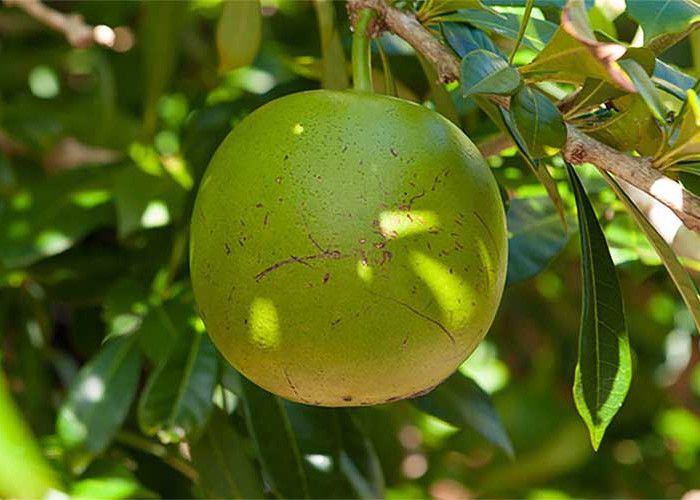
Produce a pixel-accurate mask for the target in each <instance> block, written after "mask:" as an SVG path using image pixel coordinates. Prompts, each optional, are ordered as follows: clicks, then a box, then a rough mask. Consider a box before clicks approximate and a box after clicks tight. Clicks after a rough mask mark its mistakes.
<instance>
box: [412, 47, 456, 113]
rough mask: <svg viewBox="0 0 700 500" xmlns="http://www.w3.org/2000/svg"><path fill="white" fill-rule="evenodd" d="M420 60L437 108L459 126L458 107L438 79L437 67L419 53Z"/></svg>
mask: <svg viewBox="0 0 700 500" xmlns="http://www.w3.org/2000/svg"><path fill="white" fill-rule="evenodd" d="M417 57H418V61H419V62H420V65H421V68H423V73H425V77H426V78H427V80H428V85H429V86H430V96H431V97H432V99H433V102H434V103H435V109H436V110H437V111H438V112H439V113H440V114H442V115H443V116H445V118H447V119H449V120H450V121H451V122H452V123H454V124H456V125H458V126H459V124H460V123H459V114H458V113H457V108H455V105H454V102H452V97H450V93H449V92H448V91H447V89H446V88H445V85H443V84H442V83H440V82H439V81H438V74H437V71H435V68H434V67H433V65H432V64H430V63H429V62H428V61H427V60H426V59H425V57H423V56H422V55H420V54H417Z"/></svg>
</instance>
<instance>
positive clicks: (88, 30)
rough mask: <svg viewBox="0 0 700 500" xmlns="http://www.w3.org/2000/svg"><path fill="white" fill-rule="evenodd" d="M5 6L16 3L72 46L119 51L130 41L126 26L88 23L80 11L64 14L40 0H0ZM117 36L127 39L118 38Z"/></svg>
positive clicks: (129, 44) (12, 5)
mask: <svg viewBox="0 0 700 500" xmlns="http://www.w3.org/2000/svg"><path fill="white" fill-rule="evenodd" d="M2 1H3V3H4V4H5V6H7V7H17V8H18V9H21V10H23V11H24V12H26V13H27V14H29V15H30V16H31V17H33V18H34V19H36V20H37V21H39V22H40V23H42V24H44V25H46V26H48V27H49V28H51V29H52V30H54V31H58V32H59V33H63V35H64V36H65V37H66V39H67V40H68V43H70V45H71V46H72V47H76V48H86V47H90V46H91V45H93V44H95V43H96V44H98V45H102V46H103V47H107V48H110V49H114V50H117V51H122V50H123V49H124V47H127V46H128V47H130V46H131V45H132V44H133V34H132V33H131V31H129V30H127V29H126V28H118V29H117V30H114V29H112V28H110V27H109V26H105V25H103V24H101V25H98V26H91V25H89V24H87V23H86V22H85V20H84V19H83V16H81V15H80V14H64V13H63V12H60V11H58V10H55V9H52V8H51V7H47V6H46V5H45V4H44V3H42V2H41V0H2ZM120 38H124V39H128V40H120Z"/></svg>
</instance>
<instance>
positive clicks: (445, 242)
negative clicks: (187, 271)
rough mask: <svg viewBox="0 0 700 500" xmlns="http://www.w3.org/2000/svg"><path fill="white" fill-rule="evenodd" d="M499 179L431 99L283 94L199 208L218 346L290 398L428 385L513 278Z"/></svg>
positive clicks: (479, 329)
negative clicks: (424, 103)
mask: <svg viewBox="0 0 700 500" xmlns="http://www.w3.org/2000/svg"><path fill="white" fill-rule="evenodd" d="M506 253H507V238H506V224H505V214H504V211H503V205H502V202H501V198H500V195H499V191H498V188H497V185H496V182H495V180H494V178H493V175H492V174H491V172H490V170H489V168H488V166H487V165H486V162H485V161H484V159H483V158H482V156H481V155H480V154H479V152H478V150H477V149H476V147H475V146H474V144H473V143H472V142H471V141H470V140H469V139H468V138H467V137H466V136H465V135H464V134H463V133H462V132H461V131H460V130H459V129H458V128H457V127H455V126H454V125H453V124H452V123H450V122H449V121H448V120H446V119H445V118H443V117H442V116H440V115H439V114H437V113H434V112H433V111H430V110H428V109H427V108H425V107H422V106H419V105H416V104H413V103H409V102H406V101H402V100H399V99H395V98H390V97H384V96H378V95H373V94H363V93H356V92H352V91H344V92H334V91H313V92H304V93H299V94H294V95H290V96H287V97H283V98H281V99H278V100H276V101H273V102H271V103H269V104H267V105H265V106H263V107H261V108H260V109H258V110H256V111H255V112H254V113H252V114H251V115H249V116H248V117H247V118H246V119H244V120H243V121H242V122H241V123H240V124H239V125H238V126H237V127H236V129H235V130H234V131H233V132H231V133H230V134H229V135H228V137H227V138H226V139H225V140H224V142H223V143H222V144H221V146H220V147H219V149H218V151H217V152H216V154H215V155H214V158H213V159H212V161H211V164H210V165H209V168H208V170H207V172H206V174H205V175H204V178H203V180H202V183H201V186H200V189H199V193H198V196H197V201H196V204H195V208H194V213H193V218H192V233H191V248H190V261H191V262H190V265H191V274H192V284H193V287H194V293H195V298H196V300H197V304H198V307H199V310H200V313H201V315H202V318H203V320H204V322H205V324H206V326H207V329H208V331H209V334H210V335H211V337H212V339H213V341H214V343H215V344H216V345H217V347H218V348H219V349H220V350H221V352H222V353H223V354H224V356H225V357H226V359H228V361H229V362H230V363H231V364H232V365H233V366H235V367H236V368H237V369H238V370H239V371H240V372H241V373H243V374H244V375H245V376H246V377H248V378H250V379H251V380H252V381H253V382H255V383H256V384H258V385H260V386H261V387H263V388H265V389H267V390H268V391H271V392H274V393H276V394H279V395H281V396H283V397H285V398H287V399H291V400H295V401H300V402H304V403H308V404H315V405H323V406H357V405H371V404H377V403H383V402H387V401H394V400H398V399H403V398H409V397H414V396H417V395H419V394H422V393H425V392H427V391H428V390H430V389H431V388H433V387H434V386H436V385H437V384H439V383H440V382H441V381H443V380H444V379H445V378H446V377H448V376H449V375H450V374H451V373H453V372H454V370H455V369H456V368H457V367H458V366H459V365H460V364H461V363H462V362H463V361H464V360H465V359H466V358H467V357H468V356H469V354H471V352H472V351H473V350H474V349H475V348H476V346H477V345H478V344H479V342H480V341H481V339H482V338H483V337H484V335H485V334H486V332H487V330H488V329H489V327H490V325H491V323H492V321H493V319H494V316H495V313H496V310H497V308H498V305H499V302H500V299H501V294H502V292H503V286H504V281H505V275H506V260H507V259H506Z"/></svg>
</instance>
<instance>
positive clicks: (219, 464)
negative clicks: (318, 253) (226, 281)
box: [0, 0, 700, 499]
mask: <svg viewBox="0 0 700 500" xmlns="http://www.w3.org/2000/svg"><path fill="white" fill-rule="evenodd" d="M10 3H17V2H10ZM261 3H262V6H263V10H261V11H259V10H257V7H256V5H257V2H249V5H246V6H244V7H245V8H243V7H241V8H240V9H232V8H231V5H229V6H228V7H229V9H228V10H229V11H230V12H229V14H231V12H233V11H240V12H244V11H250V10H251V8H253V13H252V14H251V15H250V16H251V18H252V20H253V21H255V23H258V22H261V23H262V29H261V31H260V33H258V32H257V30H256V29H248V30H247V31H246V30H243V31H246V32H243V31H241V30H239V29H238V28H239V22H240V21H241V19H239V18H238V17H235V16H229V17H228V18H227V19H224V21H225V22H223V24H224V28H225V29H223V31H222V34H221V36H220V39H221V40H222V42H221V43H224V45H223V46H220V47H219V48H218V50H217V44H216V38H217V36H216V26H217V24H218V23H219V19H220V16H221V14H222V12H223V11H224V5H223V3H222V2H216V1H213V2H209V1H190V2H185V1H170V0H166V1H156V2H154V1H151V2H113V1H112V2H108V1H103V0H97V1H85V0H79V1H75V2H67V3H64V2H49V3H47V5H48V6H50V7H51V8H55V9H57V10H58V11H60V12H63V13H68V12H76V13H79V14H81V15H82V16H83V17H84V19H85V21H86V22H87V23H89V24H90V25H93V26H95V25H101V24H105V25H108V26H112V27H120V29H119V30H117V36H118V40H120V43H121V42H124V40H126V42H125V43H126V45H124V46H120V47H121V48H120V50H122V49H124V50H123V51H121V52H120V51H115V50H110V49H108V48H105V47H103V46H98V45H95V46H91V47H87V48H82V49H78V48H73V47H71V46H70V44H69V43H68V42H67V41H66V39H65V38H64V37H63V35H62V34H59V33H57V32H53V31H50V30H49V29H48V28H46V27H45V26H43V25H42V24H41V23H39V22H36V21H35V20H33V19H32V18H31V17H29V16H28V15H27V14H25V13H24V12H23V11H22V9H20V8H17V7H10V6H9V5H3V6H1V7H0V364H1V367H2V375H1V376H0V423H1V424H2V425H0V496H2V497H3V498H4V497H11V498H41V497H45V496H47V495H46V490H47V488H56V489H60V490H62V491H63V492H65V493H66V494H69V495H71V496H73V497H76V498H77V497H82V498H110V499H111V498H113V499H117V498H190V497H196V498H383V497H388V498H401V499H404V498H407V499H410V498H428V497H433V498H448V497H449V498H473V497H480V498H484V497H497V498H530V499H542V498H553V497H557V498H558V497H561V498H566V497H567V496H568V497H584V498H588V497H590V498H598V497H635V498H642V497H649V498H667V497H668V498H680V497H682V496H683V495H684V494H685V493H686V492H687V491H689V490H691V489H698V488H700V482H698V481H699V480H698V478H700V460H698V457H699V456H700V455H699V453H700V437H699V436H700V417H699V416H698V411H697V410H698V404H699V403H700V365H698V347H697V346H698V343H697V334H696V332H695V330H696V325H697V324H698V323H699V322H700V298H699V296H698V292H697V287H696V284H695V281H694V280H696V279H697V277H698V274H697V272H698V270H699V269H700V251H698V248H700V241H699V238H700V237H698V235H697V234H694V233H692V232H690V231H686V230H684V229H682V228H681V229H679V228H678V225H675V226H674V224H673V219H672V218H671V217H670V216H668V215H664V216H662V217H661V219H658V217H657V218H656V219H655V218H654V217H651V216H650V213H653V211H650V210H649V208H648V206H647V205H645V204H644V203H645V202H644V200H643V199H642V198H640V197H639V196H638V194H637V193H636V192H634V191H632V190H630V189H629V188H628V187H627V186H626V185H624V184H623V183H619V184H618V183H617V182H616V180H615V179H612V178H611V177H609V176H607V175H605V176H601V175H600V174H599V173H598V171H597V170H595V169H594V168H593V167H590V166H584V167H577V170H576V172H575V171H574V170H573V169H570V171H569V175H570V180H571V183H569V181H568V176H567V168H569V167H567V166H566V165H564V163H563V161H562V160H561V157H560V156H559V155H558V151H559V150H560V148H561V147H562V146H563V145H564V143H565V141H566V139H567V129H566V126H576V127H578V128H579V129H580V130H582V131H584V132H586V133H588V134H589V135H591V136H592V137H595V138H597V139H598V140H600V141H602V142H605V143H606V144H608V145H610V146H611V147H614V148H617V149H618V150H620V151H622V152H625V153H630V154H639V155H649V156H650V157H651V160H652V161H653V164H654V167H656V168H658V169H660V170H662V171H663V172H664V173H666V174H668V175H669V176H670V177H671V178H672V179H680V181H681V183H682V184H683V185H684V186H685V187H686V189H688V190H689V191H691V192H695V193H696V194H698V193H700V182H699V181H698V179H700V169H699V168H698V165H700V101H699V100H698V97H697V90H698V83H697V81H696V77H697V76H698V75H700V67H699V66H698V63H697V57H695V58H693V57H692V55H695V56H697V54H698V53H700V37H698V35H697V33H693V31H694V30H695V29H696V28H698V26H699V25H700V8H699V7H698V4H697V3H696V2H694V1H693V0H671V1H670V2H669V1H664V0H660V1H656V0H628V1H627V6H626V11H625V12H622V13H620V15H619V16H617V17H615V15H614V14H613V13H611V11H609V10H605V9H604V8H603V7H601V6H600V5H596V6H594V2H592V1H588V2H585V4H584V3H581V2H573V1H572V2H570V3H569V9H570V12H576V13H577V14H576V16H577V17H576V19H572V20H570V22H569V23H568V26H567V28H566V29H565V28H564V27H562V26H561V14H562V9H563V8H564V7H565V5H566V2H565V1H564V0H535V1H534V2H532V1H528V0H484V1H483V2H482V3H480V2H479V1H477V0H430V1H426V2H398V3H397V5H400V6H411V5H413V6H414V7H416V8H417V9H420V8H421V6H423V7H422V11H421V12H422V14H423V15H424V18H423V19H422V20H423V21H426V22H428V23H429V24H430V26H429V27H430V28H431V32H432V33H433V35H435V36H436V37H438V38H441V39H442V41H443V42H444V43H445V44H446V45H447V46H448V47H449V48H451V49H452V50H453V51H454V53H455V54H456V55H457V56H458V58H459V59H460V61H461V75H460V77H461V78H460V80H461V81H460V82H459V83H456V82H453V83H451V84H449V85H447V86H445V85H442V84H441V83H439V82H438V76H439V74H438V71H436V69H435V68H433V67H432V66H431V65H430V63H429V62H428V60H427V59H422V60H421V61H419V60H418V59H417V58H416V57H415V56H414V54H413V52H412V51H411V50H409V49H408V48H407V46H406V45H405V44H403V43H399V41H397V39H396V37H393V36H390V35H388V34H384V36H382V47H383V52H384V55H385V56H386V61H385V63H386V66H384V65H383V64H380V58H379V57H378V53H376V55H375V57H374V61H373V70H374V73H375V75H374V80H375V88H383V85H382V84H381V83H380V82H387V83H385V85H387V86H389V87H391V86H392V85H391V81H393V83H394V84H395V85H396V87H397V92H398V94H399V96H400V97H403V98H406V99H409V100H413V101H416V102H417V103H423V104H427V105H428V106H431V107H432V108H433V109H436V110H437V111H438V112H440V113H442V114H444V115H445V116H447V117H448V118H449V119H450V120H452V121H453V122H454V123H455V124H457V125H458V126H460V127H462V128H463V129H464V130H465V131H466V132H468V134H469V136H470V137H471V138H472V140H473V141H474V142H475V143H477V144H478V145H479V146H481V147H482V148H483V149H484V150H486V151H488V152H489V156H490V158H488V160H489V162H490V164H491V166H492V167H493V172H494V174H495V175H496V177H497V179H498V181H499V182H500V183H501V185H502V192H503V196H504V202H505V204H506V206H507V208H508V230H509V268H508V284H509V286H508V288H507V290H506V293H505V298H504V300H503V303H502V306H501V310H500V312H499V314H498V317H497V320H496V323H495V324H494V326H493V327H492V329H491V332H490V333H489V334H488V336H487V337H486V340H485V341H484V342H483V343H482V345H481V346H480V347H479V348H478V349H477V351H476V352H475V353H474V355H473V356H472V357H471V358H470V359H469V360H468V361H467V362H466V363H465V364H464V365H463V366H462V367H461V368H460V371H459V372H458V373H456V374H454V375H453V376H452V377H450V378H449V379H448V380H447V381H445V383H443V384H442V385H440V386H439V387H438V388H436V389H435V390H434V391H433V392H431V393H429V394H427V395H424V396H422V397H420V398H418V399H415V400H413V401H400V402H395V403H392V404H387V405H382V406H378V407H372V408H362V409H358V408H351V409H342V410H341V409H333V408H318V407H311V406H305V405H300V404H295V403H290V402H288V401H284V400H282V399H280V398H279V397H277V396H275V395H272V394H270V393H267V392H265V391H263V390H262V389H260V388H258V387H256V386H254V385H253V384H252V383H250V382H249V381H247V380H245V379H243V378H242V377H241V376H240V375H239V374H238V372H236V371H235V369H233V368H232V367H230V366H229V365H228V364H227V363H226V362H225V361H224V360H223V359H222V358H221V356H220V355H219V354H218V353H217V351H216V349H215V347H214V346H213V344H212V343H211V341H210V340H209V338H208V336H207V335H206V332H205V328H204V325H203V323H202V322H201V320H200V319H199V317H198V314H197V310H196V305H195V303H194V300H193V294H192V290H191V288H190V285H189V275H188V266H187V255H188V251H187V249H188V241H187V240H188V229H189V227H188V226H189V220H190V217H191V210H192V204H193V200H194V196H195V193H196V190H197V187H198V185H199V181H200V179H201V177H202V174H203V172H204V170H205V169H206V166H207V164H208V163H209V160H210V158H211V156H212V154H213V153H214V151H215V150H216V148H217V146H218V145H219V144H220V143H221V141H222V140H223V138H224V137H225V136H226V135H227V134H228V133H229V132H230V130H231V129H232V128H233V127H235V126H236V125H237V124H238V123H239V122H240V121H241V120H242V119H243V118H244V117H245V116H246V115H247V114H248V113H250V112H251V111H252V110H254V109H256V108H257V107H259V106H262V105H264V104H265V103H267V102H269V101H271V100H273V99H275V98H277V97H280V96H282V95H286V94H289V93H293V92H298V91H303V90H309V89H316V88H319V87H320V86H322V85H325V86H326V87H329V88H330V87H333V88H335V87H342V86H344V85H345V82H347V79H348V70H349V64H348V60H349V57H348V56H349V48H350V42H351V40H350V36H351V35H350V30H349V21H348V19H347V13H346V10H345V5H344V4H343V3H342V2H329V1H326V0H315V1H314V3H313V4H312V3H311V2H299V1H295V0H280V1H278V2H268V1H263V2H261ZM0 4H2V2H0ZM533 6H534V7H533ZM239 7H240V6H239ZM500 7H508V9H507V10H502V9H501V10H499V9H500ZM530 7H533V8H532V10H531V11H529V9H530ZM586 9H588V12H589V14H588V16H587V17H586V15H585V14H583V12H585V11H586ZM317 16H320V17H318V18H317ZM243 21H245V22H243V23H241V24H240V25H241V26H244V27H248V28H251V27H252V28H255V27H256V26H257V24H255V25H253V24H250V23H248V22H247V20H243ZM638 26H639V27H641V28H642V29H643V34H644V39H643V40H638V41H640V42H642V43H643V47H638V46H636V47H634V48H632V47H628V44H629V42H630V41H631V40H632V37H633V36H634V33H635V31H636V30H637V27H638ZM121 27H126V28H128V29H129V30H130V32H131V33H132V34H133V35H134V39H133V40H132V41H133V42H135V43H132V41H130V40H129V39H128V37H127V39H124V38H121V37H122V36H123V32H122V31H121ZM244 35H245V36H244ZM520 38H522V39H521V40H520ZM226 39H229V40H233V39H236V40H242V41H241V42H240V43H241V44H240V45H237V46H236V47H231V46H226V45H225V43H226V42H225V40H226ZM519 40H520V43H518V41H519ZM603 44H609V45H605V47H607V48H611V49H614V50H613V53H615V54H617V55H620V56H622V59H619V60H614V61H612V62H611V61H610V60H606V59H605V58H604V57H602V56H601V53H600V52H599V51H598V52H596V51H597V50H598V49H600V48H601V46H603ZM516 45H517V46H516ZM241 51H242V52H241ZM511 54H512V55H513V57H512V58H511V62H508V56H509V55H511ZM608 54H609V52H608ZM240 60H244V62H249V61H253V64H252V65H250V66H245V67H243V68H239V69H236V70H233V71H228V70H227V68H229V67H233V66H236V65H237V64H238V62H239V61H240ZM220 62H221V63H223V65H221V66H220ZM241 64H243V63H241ZM693 65H694V66H693ZM384 67H391V78H387V77H386V75H384V74H382V73H383V69H384ZM425 75H428V79H427V80H426V78H425ZM621 75H622V77H623V78H628V79H629V82H631V83H630V84H631V85H633V86H634V88H635V89H636V90H637V92H636V93H631V92H630V91H629V88H627V87H626V86H624V85H620V80H619V77H620V76H621ZM574 93H576V94H575V95H574ZM494 96H497V99H501V100H503V99H510V101H509V103H510V106H509V108H510V109H509V110H506V109H505V108H504V107H497V106H496V105H495V104H494V103H493V102H492V101H490V100H489V99H490V98H493V97H494ZM377 119H378V120H380V119H381V117H377ZM426 133H428V132H426ZM579 179H580V180H579ZM387 189H391V187H390V186H387ZM337 196H342V193H337ZM617 200H619V201H617ZM640 200H641V201H642V202H640ZM575 210H577V212H578V219H576V217H575V216H574V215H573V214H574V211H575ZM662 213H663V212H662ZM659 220H661V223H659V222H658V221H659ZM577 231H578V232H579V234H578V238H577V237H576V236H574V235H575V234H576V233H577ZM576 240H578V243H580V249H579V245H577V241H576ZM662 264H663V266H665V268H666V271H667V272H668V275H667V274H666V273H665V272H664V270H663V269H662V267H661V265H662ZM581 266H582V268H583V273H581ZM669 276H670V279H669ZM677 290H678V291H680V293H679V292H678V291H677ZM582 296H583V311H582V310H581V297H582ZM623 303H624V307H623ZM579 318H581V319H582V321H579ZM577 332H579V335H580V339H577ZM627 332H629V336H628V335H627ZM378 334H381V332H378ZM628 337H629V338H628ZM633 365H634V370H632V366H633ZM420 369H421V366H416V370H420ZM632 371H634V377H632ZM572 385H573V388H574V393H573V394H572V390H571V388H572ZM623 400H624V404H623ZM577 409H578V411H579V412H580V414H581V416H582V417H583V420H584V421H585V424H587V426H588V428H589V429H588V431H590V432H587V429H586V425H585V424H584V423H583V422H581V419H580V418H579V416H578V415H577V414H576V410H577ZM613 417H614V418H613ZM606 428H607V430H606ZM29 430H31V432H32V433H33V435H31V434H30V433H29ZM604 432H605V436H604V437H603V433H604ZM591 439H592V441H593V444H594V446H595V447H599V449H598V451H597V453H594V452H593V449H592V447H591V445H590V441H591ZM27 471H29V472H27ZM28 478H31V479H28Z"/></svg>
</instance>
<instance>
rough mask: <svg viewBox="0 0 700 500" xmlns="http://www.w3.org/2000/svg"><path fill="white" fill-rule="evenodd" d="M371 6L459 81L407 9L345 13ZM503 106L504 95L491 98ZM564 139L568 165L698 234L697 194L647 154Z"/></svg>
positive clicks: (450, 61) (364, 1)
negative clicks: (630, 189)
mask: <svg viewBox="0 0 700 500" xmlns="http://www.w3.org/2000/svg"><path fill="white" fill-rule="evenodd" d="M362 8H371V9H374V10H376V11H377V12H378V13H379V20H380V22H381V23H383V27H385V28H386V29H387V30H388V31H391V32H392V33H394V34H395V35H398V36H400V37H401V38H403V39H404V40H406V41H407V42H408V43H409V44H410V45H411V46H412V47H413V48H414V49H415V50H416V51H417V52H420V53H421V54H422V55H423V56H425V58H426V59H428V61H429V62H430V63H431V64H432V65H433V66H434V67H435V68H436V69H437V71H438V75H439V77H440V80H441V81H442V82H450V81H454V80H457V79H459V76H460V75H459V73H460V60H459V58H457V56H456V55H455V54H454V53H453V52H452V51H451V50H450V49H449V48H448V47H446V46H445V45H443V44H442V43H440V41H439V40H438V39H437V38H436V37H435V36H434V35H433V34H432V33H430V31H428V29H426V28H425V27H424V26H423V25H422V24H421V23H420V22H419V21H418V19H417V18H416V16H415V15H414V14H413V13H412V12H410V11H406V10H402V9H398V8H396V7H392V6H391V5H389V4H388V3H387V1H386V0H348V11H349V12H350V13H351V18H352V13H354V12H357V11H358V10H360V9H362ZM491 100H492V101H494V102H495V103H496V104H498V105H499V106H501V107H504V108H508V105H509V102H508V99H507V98H503V97H499V96H495V97H494V98H492V99H491ZM567 130H568V138H567V142H566V144H565V146H564V148H563V149H562V154H563V156H564V159H565V160H566V161H568V162H569V163H573V164H576V165H578V164H581V163H592V164H593V165H595V166H596V167H598V168H599V169H601V170H605V171H606V172H610V173H611V174H613V175H615V176H616V177H618V178H620V179H622V180H624V181H627V182H628V183H630V184H631V185H633V186H635V187H636V188H638V189H640V190H642V191H644V192H645V193H648V194H649V195H650V196H652V197H653V198H655V199H656V200H658V201H659V202H661V203H662V204H664V205H665V206H667V207H668V208H669V209H671V210H672V211H673V212H674V213H675V214H676V215H677V216H678V218H679V219H680V220H681V221H683V224H685V225H686V226H687V227H688V228H689V229H692V230H693V231H696V232H700V197H698V196H696V195H695V194H693V193H691V192H690V191H687V190H685V189H684V188H683V187H682V186H681V185H680V184H679V183H678V182H676V181H674V180H672V179H670V178H668V177H666V176H665V175H663V174H662V173H661V172H659V171H658V170H656V169H655V168H654V167H653V165H652V162H651V159H650V158H648V157H637V156H631V155H627V154H624V153H621V152H619V151H617V150H615V149H613V148H611V147H609V146H607V145H605V144H603V143H601V142H599V141H597V140H595V139H593V138H592V137H589V136H587V135H585V134H584V133H582V132H580V131H579V130H578V129H576V128H574V127H573V126H571V125H567Z"/></svg>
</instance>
